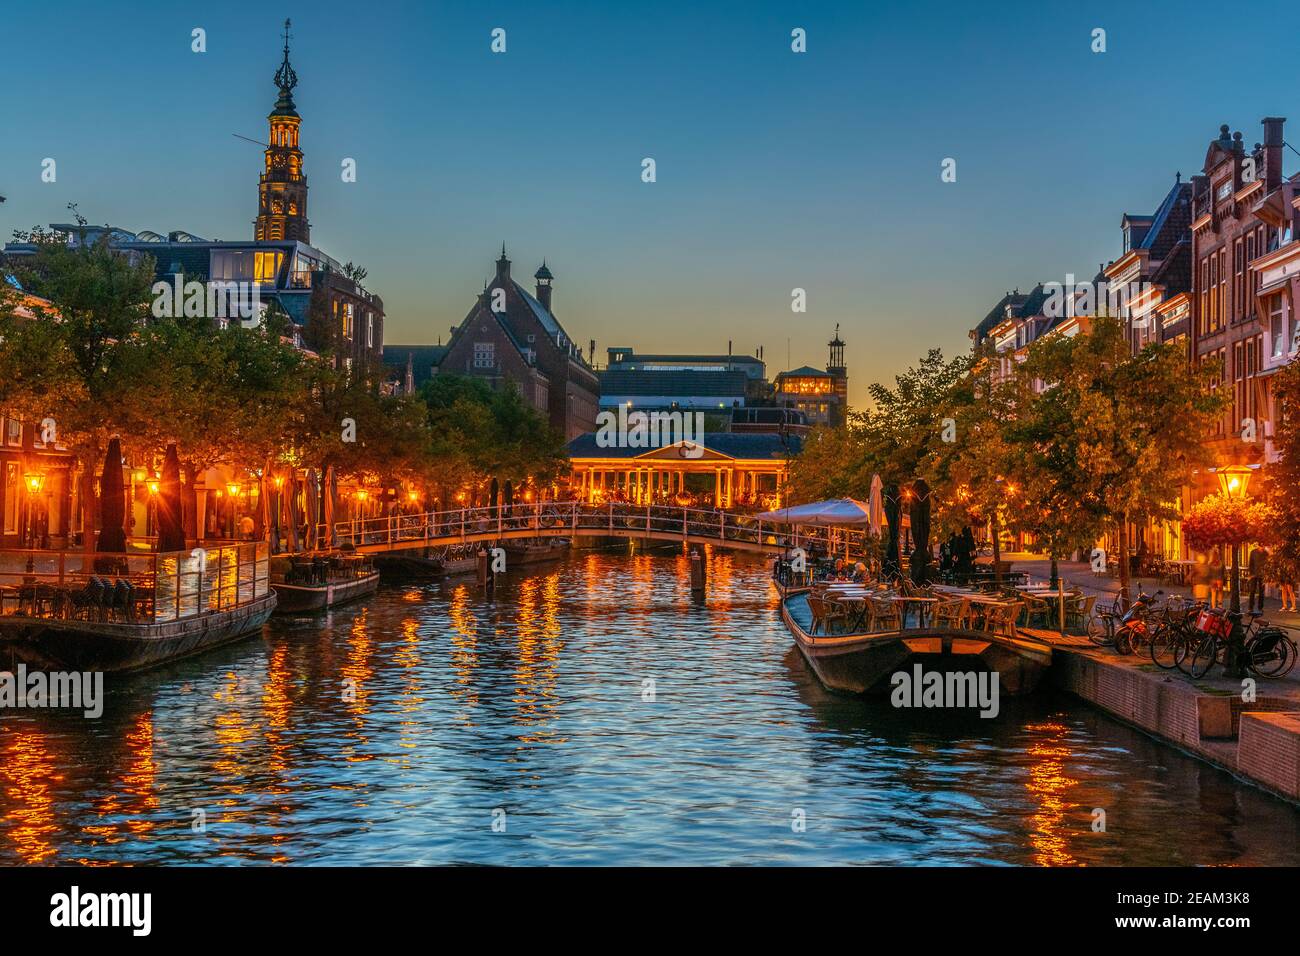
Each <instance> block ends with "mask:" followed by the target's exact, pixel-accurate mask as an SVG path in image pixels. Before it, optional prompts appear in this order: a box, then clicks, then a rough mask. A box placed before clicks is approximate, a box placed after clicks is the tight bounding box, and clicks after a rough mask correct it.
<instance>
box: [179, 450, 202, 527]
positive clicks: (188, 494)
mask: <svg viewBox="0 0 1300 956" xmlns="http://www.w3.org/2000/svg"><path fill="white" fill-rule="evenodd" d="M181 468H183V469H184V471H185V486H184V488H183V489H182V490H181V527H182V528H184V529H185V540H186V541H198V539H199V538H200V537H201V535H200V534H199V523H198V521H199V517H198V516H199V493H198V491H197V490H196V487H195V486H196V485H197V484H198V480H199V470H198V468H197V467H195V465H194V462H192V461H190V460H188V459H186V460H185V461H183V462H181Z"/></svg>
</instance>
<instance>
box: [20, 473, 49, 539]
mask: <svg viewBox="0 0 1300 956" xmlns="http://www.w3.org/2000/svg"><path fill="white" fill-rule="evenodd" d="M23 487H24V488H26V489H27V513H26V516H25V517H26V523H27V525H28V527H29V528H30V529H31V545H32V547H33V548H34V547H36V499H37V498H39V497H40V494H41V489H42V488H44V487H45V475H44V473H43V472H39V471H29V472H27V473H26V474H25V475H23ZM22 537H23V539H24V540H26V539H27V535H26V534H24V535H23V536H22Z"/></svg>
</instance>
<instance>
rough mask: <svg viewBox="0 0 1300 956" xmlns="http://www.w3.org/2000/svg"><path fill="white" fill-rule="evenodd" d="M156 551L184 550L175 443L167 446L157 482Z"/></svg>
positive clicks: (178, 468)
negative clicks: (160, 475) (160, 476)
mask: <svg viewBox="0 0 1300 956" xmlns="http://www.w3.org/2000/svg"><path fill="white" fill-rule="evenodd" d="M158 550H159V551H160V552H162V553H164V554H167V553H169V552H172V551H184V550H185V526H184V524H183V520H182V518H181V461H180V458H179V457H177V455H176V445H175V443H172V444H169V445H168V446H167V455H166V457H165V458H164V459H163V466H162V479H161V480H160V481H159V482H158Z"/></svg>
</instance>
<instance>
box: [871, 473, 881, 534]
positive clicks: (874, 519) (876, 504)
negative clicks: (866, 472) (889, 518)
mask: <svg viewBox="0 0 1300 956" xmlns="http://www.w3.org/2000/svg"><path fill="white" fill-rule="evenodd" d="M867 512H868V513H869V514H870V515H871V533H872V534H873V535H875V536H876V537H877V538H879V537H880V534H881V527H882V526H883V525H884V523H885V489H884V483H883V482H882V481H881V480H880V475H872V476H871V495H870V497H869V498H868V503H867Z"/></svg>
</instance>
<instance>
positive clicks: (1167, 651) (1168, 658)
mask: <svg viewBox="0 0 1300 956" xmlns="http://www.w3.org/2000/svg"><path fill="white" fill-rule="evenodd" d="M1177 649H1178V632H1177V630H1176V629H1175V628H1174V627H1172V626H1170V625H1167V624H1162V625H1160V626H1159V627H1157V628H1156V629H1155V630H1154V631H1153V632H1152V633H1151V644H1150V651H1151V661H1152V663H1154V664H1155V665H1156V666H1157V667H1162V668H1164V669H1165V670H1167V671H1168V670H1173V669H1174V668H1175V667H1176V666H1177Z"/></svg>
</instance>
